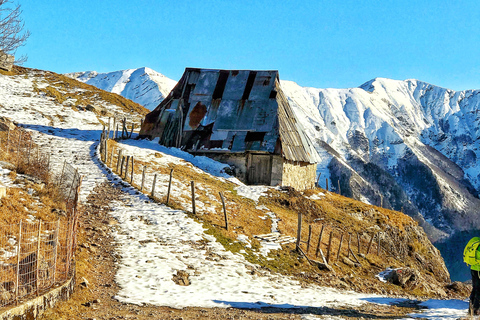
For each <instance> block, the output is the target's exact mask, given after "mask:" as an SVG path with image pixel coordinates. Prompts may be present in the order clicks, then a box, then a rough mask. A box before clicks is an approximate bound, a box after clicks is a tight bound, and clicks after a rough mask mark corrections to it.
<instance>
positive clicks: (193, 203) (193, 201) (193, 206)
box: [190, 181, 197, 214]
mask: <svg viewBox="0 0 480 320" xmlns="http://www.w3.org/2000/svg"><path fill="white" fill-rule="evenodd" d="M190 184H191V186H192V210H193V211H192V212H193V214H197V212H196V208H195V181H191V182H190Z"/></svg>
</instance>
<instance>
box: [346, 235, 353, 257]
mask: <svg viewBox="0 0 480 320" xmlns="http://www.w3.org/2000/svg"><path fill="white" fill-rule="evenodd" d="M351 240H352V234H351V233H349V234H348V249H347V251H348V255H347V257H348V258H350V251H352V250H351V249H350V241H351Z"/></svg>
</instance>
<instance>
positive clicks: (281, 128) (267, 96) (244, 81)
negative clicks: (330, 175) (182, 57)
mask: <svg viewBox="0 0 480 320" xmlns="http://www.w3.org/2000/svg"><path fill="white" fill-rule="evenodd" d="M140 136H141V137H148V138H152V139H153V138H156V137H158V138H159V143H160V144H162V145H165V146H167V147H178V148H181V149H183V150H185V151H188V152H190V153H192V154H195V155H204V156H208V157H210V158H213V159H215V160H218V161H221V162H224V163H228V164H230V165H232V166H233V167H234V168H235V175H236V176H237V177H238V178H239V179H240V180H242V181H244V182H246V183H248V184H263V185H273V186H275V185H282V186H292V187H294V188H296V189H298V190H304V189H308V188H313V187H314V185H315V177H316V163H317V160H318V154H317V152H316V150H315V148H314V147H313V145H312V143H311V141H310V139H309V138H308V137H307V135H306V134H305V132H304V130H303V128H302V126H301V124H300V123H299V122H298V120H297V119H296V117H295V115H294V113H293V110H292V108H291V106H290V104H289V103H288V100H287V98H286V97H285V95H284V93H283V92H282V90H281V88H280V81H279V75H278V71H248V70H211V69H194V68H187V69H186V70H185V73H184V74H183V76H182V78H181V79H180V81H179V82H178V84H177V85H176V86H175V88H174V89H173V90H172V91H171V92H170V94H169V95H168V96H167V97H166V98H165V100H163V101H162V102H161V103H160V105H159V106H158V107H157V108H155V109H154V110H153V111H152V112H150V113H149V114H147V116H146V117H145V121H144V122H143V125H142V128H141V131H140Z"/></svg>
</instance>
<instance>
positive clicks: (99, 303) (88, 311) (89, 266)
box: [42, 182, 411, 320]
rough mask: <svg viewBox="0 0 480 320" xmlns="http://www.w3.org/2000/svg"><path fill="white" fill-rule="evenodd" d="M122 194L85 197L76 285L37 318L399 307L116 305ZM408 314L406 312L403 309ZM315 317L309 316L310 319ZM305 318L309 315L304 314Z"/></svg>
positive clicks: (378, 313)
mask: <svg viewBox="0 0 480 320" xmlns="http://www.w3.org/2000/svg"><path fill="white" fill-rule="evenodd" d="M122 195H123V192H122V190H121V189H120V188H119V187H118V186H115V185H112V184H111V183H108V182H104V183H99V184H98V185H97V187H95V188H94V191H93V192H92V193H91V194H90V195H89V196H88V198H87V203H86V204H85V205H84V207H83V212H84V214H83V215H82V217H81V219H80V230H81V231H80V234H79V249H78V252H77V261H78V264H77V279H78V280H77V286H76V290H75V292H74V294H73V296H72V297H71V299H70V300H69V301H65V302H61V303H59V304H58V305H57V306H56V307H55V308H54V309H50V310H47V312H46V313H45V314H44V315H43V316H42V319H52V320H53V319H67V318H68V319H142V320H143V319H172V320H173V319H315V318H320V319H321V318H323V316H325V317H326V316H328V318H331V317H340V318H347V319H365V318H369V319H373V318H375V319H392V318H396V317H398V316H401V315H404V314H405V308H403V307H393V306H388V305H377V304H364V305H362V306H360V307H358V308H355V309H349V308H338V309H334V308H328V307H325V308H262V309H254V310H245V309H236V308H195V307H188V308H184V309H174V308H169V307H159V306H153V305H136V304H129V303H122V302H119V301H118V300H117V299H115V298H114V297H115V296H116V295H117V293H118V291H119V290H120V287H119V286H118V285H117V283H116V282H115V274H116V271H117V265H116V262H117V261H118V259H119V257H118V254H117V252H116V248H115V241H114V239H113V237H112V235H111V233H110V230H111V229H115V228H117V227H118V222H117V220H115V219H113V218H112V216H111V215H110V211H111V207H112V206H113V205H115V203H116V202H118V201H122ZM409 310H411V309H409ZM314 314H315V315H316V316H317V317H314V316H313V315H314ZM308 315H311V316H308Z"/></svg>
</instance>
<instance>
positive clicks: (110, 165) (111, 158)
mask: <svg viewBox="0 0 480 320" xmlns="http://www.w3.org/2000/svg"><path fill="white" fill-rule="evenodd" d="M112 161H113V146H112V150H111V151H110V161H109V162H108V166H109V167H110V168H112Z"/></svg>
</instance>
